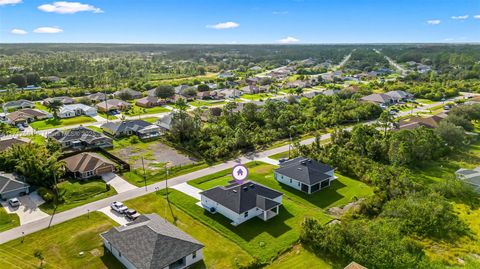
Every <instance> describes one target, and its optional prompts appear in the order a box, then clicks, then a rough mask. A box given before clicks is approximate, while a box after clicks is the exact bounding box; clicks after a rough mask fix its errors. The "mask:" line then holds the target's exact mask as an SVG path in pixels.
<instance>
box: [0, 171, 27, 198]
mask: <svg viewBox="0 0 480 269" xmlns="http://www.w3.org/2000/svg"><path fill="white" fill-rule="evenodd" d="M28 186H29V185H28V184H27V183H25V182H23V181H22V180H21V179H20V178H18V177H17V176H16V175H14V174H6V173H1V172H0V194H1V193H6V192H10V191H13V190H17V189H20V188H25V187H28Z"/></svg>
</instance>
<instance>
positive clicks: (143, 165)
mask: <svg viewBox="0 0 480 269" xmlns="http://www.w3.org/2000/svg"><path fill="white" fill-rule="evenodd" d="M142 167H143V182H144V183H145V191H147V176H146V175H145V163H144V162H143V156H142Z"/></svg>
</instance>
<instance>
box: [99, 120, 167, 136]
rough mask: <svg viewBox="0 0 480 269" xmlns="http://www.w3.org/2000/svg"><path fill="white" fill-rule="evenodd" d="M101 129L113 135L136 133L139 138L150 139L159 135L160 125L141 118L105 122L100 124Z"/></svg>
mask: <svg viewBox="0 0 480 269" xmlns="http://www.w3.org/2000/svg"><path fill="white" fill-rule="evenodd" d="M100 128H102V130H103V131H104V132H105V133H107V134H109V135H111V136H114V137H122V136H130V135H136V136H138V138H140V139H150V138H156V137H159V136H160V127H159V126H158V125H155V124H151V123H149V122H146V121H143V120H125V121H122V122H107V123H104V124H102V126H100Z"/></svg>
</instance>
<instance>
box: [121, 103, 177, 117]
mask: <svg viewBox="0 0 480 269" xmlns="http://www.w3.org/2000/svg"><path fill="white" fill-rule="evenodd" d="M169 111H170V110H169V109H168V108H165V107H162V106H156V107H150V108H143V107H139V106H137V105H135V103H132V106H131V108H130V109H129V110H127V111H125V112H123V114H125V115H127V116H138V115H146V114H158V113H164V112H169Z"/></svg>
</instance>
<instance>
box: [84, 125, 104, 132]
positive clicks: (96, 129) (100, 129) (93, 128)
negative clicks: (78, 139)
mask: <svg viewBox="0 0 480 269" xmlns="http://www.w3.org/2000/svg"><path fill="white" fill-rule="evenodd" d="M87 128H88V129H90V130H94V131H95V132H99V133H103V130H102V128H100V127H97V126H87Z"/></svg>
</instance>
